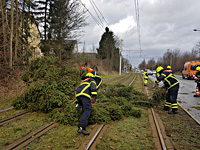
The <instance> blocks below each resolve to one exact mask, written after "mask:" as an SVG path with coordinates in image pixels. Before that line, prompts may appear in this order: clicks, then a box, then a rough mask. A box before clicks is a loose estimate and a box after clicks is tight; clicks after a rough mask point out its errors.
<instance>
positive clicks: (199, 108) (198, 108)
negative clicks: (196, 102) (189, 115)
mask: <svg viewBox="0 0 200 150" xmlns="http://www.w3.org/2000/svg"><path fill="white" fill-rule="evenodd" d="M192 108H195V109H197V110H200V107H197V106H196V107H192Z"/></svg>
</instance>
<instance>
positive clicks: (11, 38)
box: [9, 0, 14, 69]
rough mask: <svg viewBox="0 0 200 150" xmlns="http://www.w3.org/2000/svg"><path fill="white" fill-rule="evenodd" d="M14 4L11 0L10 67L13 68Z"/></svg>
mask: <svg viewBox="0 0 200 150" xmlns="http://www.w3.org/2000/svg"><path fill="white" fill-rule="evenodd" d="M13 6H14V0H11V10H10V11H11V22H10V25H11V27H10V62H9V67H10V69H12V67H13V57H12V53H13V47H12V44H13V43H12V42H13V24H14V21H13V11H14V10H13V9H14V8H13Z"/></svg>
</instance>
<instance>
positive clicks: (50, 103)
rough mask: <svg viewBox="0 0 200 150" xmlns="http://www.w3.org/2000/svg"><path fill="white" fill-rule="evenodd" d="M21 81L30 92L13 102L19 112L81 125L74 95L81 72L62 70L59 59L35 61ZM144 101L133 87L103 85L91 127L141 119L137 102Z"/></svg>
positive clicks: (94, 108)
mask: <svg viewBox="0 0 200 150" xmlns="http://www.w3.org/2000/svg"><path fill="white" fill-rule="evenodd" d="M21 79H22V80H23V81H24V82H25V83H26V84H27V89H26V90H25V92H24V93H23V94H22V95H20V96H19V97H17V98H16V99H15V100H14V102H13V106H14V107H15V108H16V109H26V110H28V111H31V112H35V111H37V112H44V113H47V114H48V115H49V116H50V117H51V118H52V119H53V120H54V121H56V122H59V123H62V124H69V125H75V124H77V123H78V121H79V120H80V117H81V115H82V113H81V112H77V111H76V109H75V104H74V101H75V94H74V93H75V91H76V89H77V87H78V85H79V84H80V82H81V80H80V76H79V71H78V70H75V69H73V68H72V67H71V68H70V66H69V67H67V68H66V67H62V66H61V65H60V64H59V61H58V59H52V58H48V57H44V58H41V59H37V60H35V61H33V62H32V63H31V64H30V66H29V69H28V71H27V72H26V73H25V74H23V75H22V77H21ZM144 99H146V97H145V96H144V94H142V93H139V92H137V91H136V90H135V89H133V88H132V87H126V86H124V85H120V84H117V85H106V84H104V85H102V86H101V87H100V90H99V92H98V99H97V102H96V103H95V104H94V105H92V113H91V116H90V118H89V124H95V123H99V124H100V123H101V124H102V123H104V124H106V123H109V122H110V121H112V120H120V119H123V117H124V116H126V117H128V116H133V117H141V113H142V111H141V110H140V109H136V108H135V107H134V102H135V101H137V100H144Z"/></svg>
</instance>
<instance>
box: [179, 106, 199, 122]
mask: <svg viewBox="0 0 200 150" xmlns="http://www.w3.org/2000/svg"><path fill="white" fill-rule="evenodd" d="M177 103H178V102H177ZM178 105H179V107H181V108H182V109H183V110H184V111H185V112H186V113H187V114H188V115H189V116H190V117H191V118H192V119H193V120H194V121H195V122H196V123H197V124H198V125H200V121H199V120H197V119H196V118H195V117H194V116H193V115H192V114H191V113H190V112H189V111H187V110H186V109H185V108H183V107H182V106H181V105H180V104H179V103H178Z"/></svg>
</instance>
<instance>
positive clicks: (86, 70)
mask: <svg viewBox="0 0 200 150" xmlns="http://www.w3.org/2000/svg"><path fill="white" fill-rule="evenodd" d="M80 72H81V76H84V74H85V73H89V75H90V76H91V77H92V78H93V79H94V80H95V82H96V84H97V91H98V90H99V87H100V85H101V84H102V79H101V77H100V75H99V74H98V73H97V72H96V71H94V70H93V69H91V68H88V67H87V68H86V67H81V68H80Z"/></svg>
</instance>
